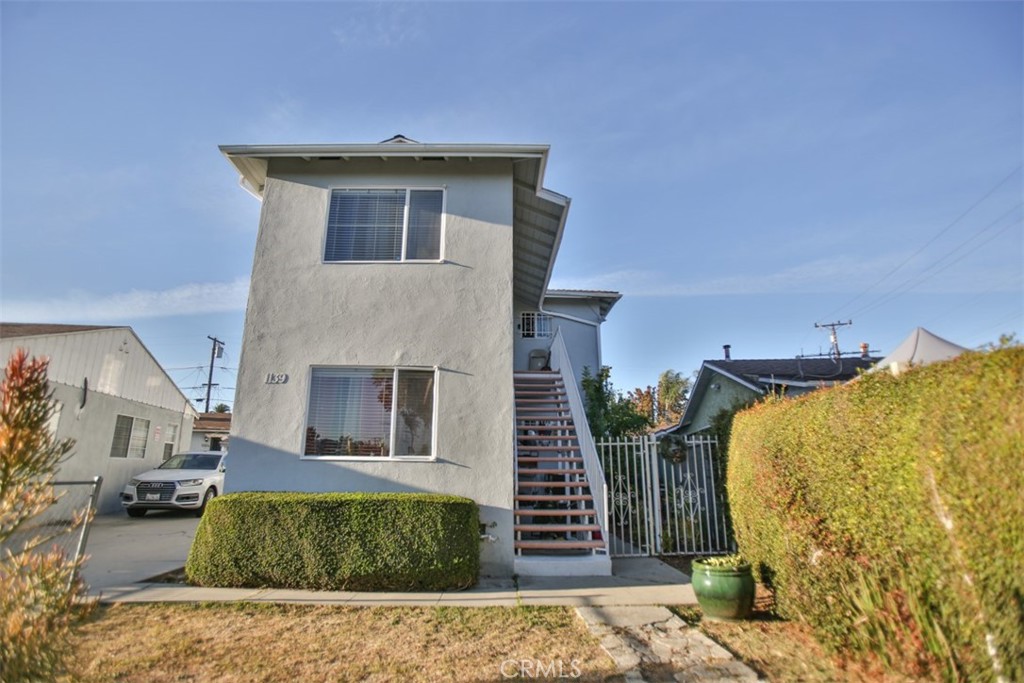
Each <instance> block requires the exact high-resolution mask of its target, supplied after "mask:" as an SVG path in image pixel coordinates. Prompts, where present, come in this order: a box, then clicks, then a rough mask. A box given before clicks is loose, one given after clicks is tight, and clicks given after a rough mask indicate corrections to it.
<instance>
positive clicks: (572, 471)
mask: <svg viewBox="0 0 1024 683" xmlns="http://www.w3.org/2000/svg"><path fill="white" fill-rule="evenodd" d="M586 473H587V471H586V470H581V469H575V468H573V469H558V468H555V467H552V468H550V469H543V468H536V469H534V468H529V467H527V468H523V467H520V468H519V474H521V475H523V476H526V477H530V476H535V475H540V474H550V475H557V476H562V475H563V474H565V475H570V476H571V475H577V474H586Z"/></svg>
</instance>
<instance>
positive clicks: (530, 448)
mask: <svg viewBox="0 0 1024 683" xmlns="http://www.w3.org/2000/svg"><path fill="white" fill-rule="evenodd" d="M579 449H580V447H579V446H523V448H522V450H525V451H578V450H579Z"/></svg>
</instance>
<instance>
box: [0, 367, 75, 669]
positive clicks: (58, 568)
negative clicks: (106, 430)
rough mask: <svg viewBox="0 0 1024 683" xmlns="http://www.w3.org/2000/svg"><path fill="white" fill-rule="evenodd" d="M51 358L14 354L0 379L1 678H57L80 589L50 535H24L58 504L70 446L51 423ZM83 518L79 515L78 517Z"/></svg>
mask: <svg viewBox="0 0 1024 683" xmlns="http://www.w3.org/2000/svg"><path fill="white" fill-rule="evenodd" d="M46 367H47V361H46V360H44V359H37V358H33V359H31V360H29V359H28V358H27V354H26V353H25V351H24V350H22V349H18V350H17V351H15V353H14V354H13V355H12V356H11V359H10V361H9V362H8V364H7V368H6V369H5V371H4V378H3V383H2V384H0V545H2V546H3V550H0V595H2V596H3V599H2V600H0V676H2V678H3V680H4V681H36V680H54V679H55V678H56V677H57V675H58V674H60V673H61V672H62V671H63V670H64V668H65V667H64V661H65V657H66V656H67V655H68V653H69V652H70V643H69V637H70V634H71V627H72V625H73V623H74V620H75V618H76V615H78V614H80V611H76V609H75V601H76V599H77V598H79V597H80V596H81V595H82V592H83V587H82V584H81V582H80V581H75V580H74V577H75V572H76V569H77V566H76V564H75V563H74V562H73V561H70V560H68V558H67V557H66V556H65V555H64V553H63V552H62V551H60V550H59V549H57V548H52V549H50V550H46V546H47V544H48V543H49V542H50V541H52V540H53V536H52V535H46V534H45V533H42V532H40V533H37V534H32V536H31V538H29V539H28V540H24V541H16V540H15V539H14V538H13V537H14V534H15V532H18V531H19V530H21V531H22V532H23V533H22V534H21V536H24V535H27V532H28V528H23V527H27V526H28V525H27V524H26V523H27V522H29V521H30V520H32V519H33V518H34V517H36V516H38V515H40V514H41V513H42V512H44V511H45V510H46V509H47V508H49V507H50V506H51V505H53V503H54V502H56V497H55V496H54V490H53V479H54V476H55V475H56V473H57V467H58V465H59V464H60V462H61V461H62V460H63V459H64V457H65V456H66V455H67V454H68V453H69V452H70V450H71V448H72V446H73V442H72V441H71V440H70V439H64V440H61V441H57V440H56V438H55V437H54V435H53V434H52V433H51V432H50V429H49V428H48V423H49V421H50V419H51V417H52V416H53V411H54V403H53V394H52V392H50V391H49V388H48V385H47V381H46ZM79 521H81V520H79Z"/></svg>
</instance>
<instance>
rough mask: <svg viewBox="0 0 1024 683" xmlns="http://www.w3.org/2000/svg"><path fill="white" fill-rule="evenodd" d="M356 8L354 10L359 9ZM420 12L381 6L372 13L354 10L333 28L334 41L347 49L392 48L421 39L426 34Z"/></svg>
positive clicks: (372, 10)
mask: <svg viewBox="0 0 1024 683" xmlns="http://www.w3.org/2000/svg"><path fill="white" fill-rule="evenodd" d="M356 7H359V6H352V7H351V9H353V10H355V8H356ZM421 16H422V15H421V13H420V12H419V10H418V9H416V8H413V7H409V6H403V5H391V4H377V5H374V6H372V7H370V8H369V11H361V12H358V13H357V12H356V11H353V12H352V13H351V14H350V15H349V16H347V17H345V19H344V20H343V21H342V22H341V23H340V24H337V25H336V26H334V27H333V28H332V29H331V34H332V35H333V36H334V40H335V41H337V43H338V44H339V45H341V46H342V47H346V48H349V47H351V48H357V47H364V48H365V47H369V48H389V47H396V46H398V45H401V44H403V43H411V42H416V41H418V40H420V39H421V38H422V37H423V35H424V33H423V29H422V27H421V25H420V21H421Z"/></svg>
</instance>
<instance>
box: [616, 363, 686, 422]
mask: <svg viewBox="0 0 1024 683" xmlns="http://www.w3.org/2000/svg"><path fill="white" fill-rule="evenodd" d="M689 388H690V379H689V378H688V377H683V376H682V374H681V373H678V372H676V371H675V370H672V369H669V370H666V371H664V372H663V373H661V375H659V376H658V386H656V387H652V386H650V385H648V386H647V388H646V389H641V388H640V387H637V388H636V389H634V390H633V391H631V392H629V393H628V394H627V395H626V396H627V398H628V399H629V400H630V401H631V402H632V403H633V405H634V407H635V408H636V411H637V412H638V413H640V414H641V415H644V416H646V417H647V419H648V420H649V421H650V423H651V425H652V426H655V427H668V426H670V425H674V424H677V423H678V422H679V420H680V418H682V416H683V410H685V409H686V392H687V391H688V390H689Z"/></svg>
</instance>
